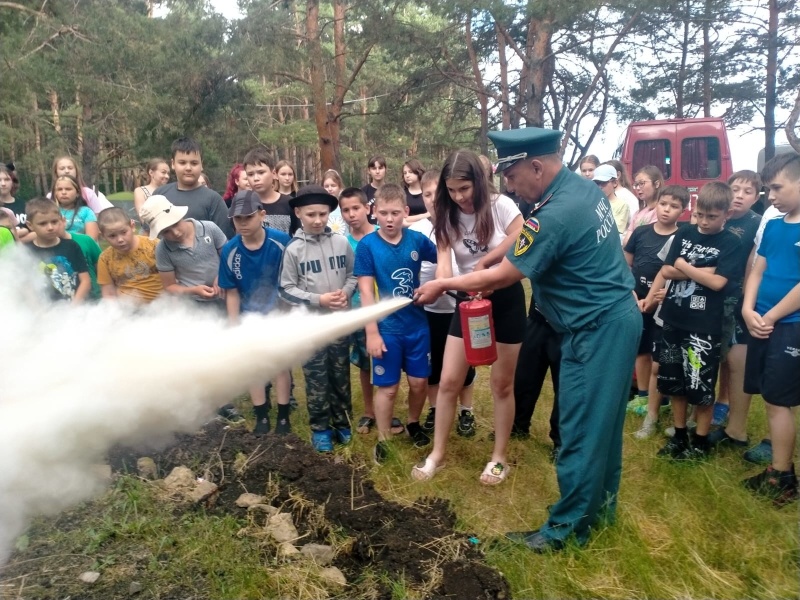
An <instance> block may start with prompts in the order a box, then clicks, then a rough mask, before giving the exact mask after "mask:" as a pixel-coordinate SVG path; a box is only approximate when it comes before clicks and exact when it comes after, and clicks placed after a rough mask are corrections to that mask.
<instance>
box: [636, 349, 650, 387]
mask: <svg viewBox="0 0 800 600" xmlns="http://www.w3.org/2000/svg"><path fill="white" fill-rule="evenodd" d="M652 364H653V357H652V355H651V354H650V353H649V352H648V353H647V354H640V355H639V356H637V357H636V363H635V365H636V387H637V388H638V389H639V390H641V391H644V390H648V389H650V388H649V385H650V369H651V367H652Z"/></svg>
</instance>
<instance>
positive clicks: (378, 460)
mask: <svg viewBox="0 0 800 600" xmlns="http://www.w3.org/2000/svg"><path fill="white" fill-rule="evenodd" d="M388 458H389V446H388V444H387V443H386V442H378V443H377V444H375V448H374V449H373V450H372V460H373V461H375V464H376V465H382V464H383V463H385V462H386V460H387V459H388Z"/></svg>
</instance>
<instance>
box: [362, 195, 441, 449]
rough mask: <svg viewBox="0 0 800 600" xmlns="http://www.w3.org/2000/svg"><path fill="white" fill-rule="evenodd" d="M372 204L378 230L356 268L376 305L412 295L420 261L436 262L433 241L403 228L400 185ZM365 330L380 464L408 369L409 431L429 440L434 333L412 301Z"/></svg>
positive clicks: (366, 241)
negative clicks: (425, 420)
mask: <svg viewBox="0 0 800 600" xmlns="http://www.w3.org/2000/svg"><path fill="white" fill-rule="evenodd" d="M374 208H375V215H376V217H377V220H378V225H379V226H380V229H379V230H378V231H377V232H376V233H375V234H372V235H368V236H365V237H364V238H363V239H362V240H361V241H360V242H359V244H358V249H357V250H356V263H355V269H354V272H355V274H356V276H357V277H358V289H359V291H360V292H361V304H362V305H363V306H370V305H372V304H375V302H376V300H377V299H379V298H382V297H385V298H392V297H395V298H396V297H406V298H413V295H414V290H415V289H417V288H418V287H419V271H420V267H421V265H422V261H424V260H425V261H428V262H433V263H435V262H436V246H435V245H434V244H433V242H431V241H430V240H429V239H428V238H427V237H425V236H424V235H423V234H421V233H419V232H418V231H411V230H409V229H405V228H403V219H404V218H405V217H406V216H408V206H407V205H406V195H405V191H404V190H403V189H402V188H401V187H400V186H398V185H394V184H385V185H383V186H381V187H380V189H378V190H377V191H376V194H375V207H374ZM376 290H377V295H376ZM376 296H377V297H376ZM366 331H367V352H368V353H369V355H370V356H371V357H372V382H373V383H374V384H375V386H376V387H377V390H376V392H375V416H376V418H377V424H378V443H377V445H376V446H375V455H374V458H375V462H377V463H382V462H384V461H385V460H386V458H387V455H388V448H387V445H386V440H387V439H388V438H389V435H390V431H389V429H390V426H391V421H392V412H393V408H394V399H395V397H396V396H397V389H398V387H399V385H400V371H401V370H404V371H405V372H406V376H407V378H408V388H409V390H408V424H407V426H406V429H407V431H408V434H409V436H411V439H412V440H413V441H414V445H415V446H418V447H419V446H425V445H427V444H429V443H430V438H429V437H428V436H427V435H426V434H425V432H424V431H423V430H422V427H421V426H420V424H419V417H420V414H421V413H422V407H423V406H424V404H425V396H426V392H427V387H428V375H430V351H431V344H430V334H429V332H428V321H427V319H426V317H425V312H424V310H423V309H422V307H421V306H415V305H413V304H412V305H409V306H406V307H405V308H402V309H400V310H399V311H397V312H396V313H394V314H392V315H390V316H388V317H386V318H385V319H384V320H383V321H381V322H380V323H370V324H369V325H367V327H366Z"/></svg>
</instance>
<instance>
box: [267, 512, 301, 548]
mask: <svg viewBox="0 0 800 600" xmlns="http://www.w3.org/2000/svg"><path fill="white" fill-rule="evenodd" d="M264 529H265V530H266V532H267V533H268V534H269V535H270V536H271V537H272V539H274V540H275V541H276V542H293V541H294V540H296V539H297V538H299V537H300V534H299V533H297V528H296V527H295V526H294V523H292V515H290V514H289V513H278V514H277V515H273V516H271V517H270V518H269V520H268V521H267V525H266V527H265V528H264Z"/></svg>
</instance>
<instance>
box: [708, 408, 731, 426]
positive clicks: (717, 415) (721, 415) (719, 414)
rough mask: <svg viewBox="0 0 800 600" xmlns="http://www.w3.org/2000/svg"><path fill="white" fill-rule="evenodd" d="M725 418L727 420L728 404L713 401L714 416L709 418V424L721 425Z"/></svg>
mask: <svg viewBox="0 0 800 600" xmlns="http://www.w3.org/2000/svg"><path fill="white" fill-rule="evenodd" d="M727 420H728V405H727V404H720V403H719V402H715V403H714V417H713V418H712V420H711V424H712V425H716V426H717V427H722V426H723V425H725V422H726V421H727Z"/></svg>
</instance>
